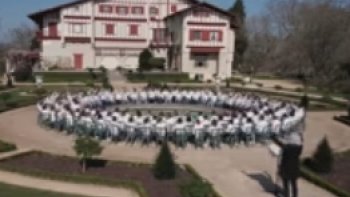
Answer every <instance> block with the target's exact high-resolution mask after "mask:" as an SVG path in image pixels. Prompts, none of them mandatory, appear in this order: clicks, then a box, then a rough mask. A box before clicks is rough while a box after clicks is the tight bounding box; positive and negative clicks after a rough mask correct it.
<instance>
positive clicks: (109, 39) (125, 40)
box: [96, 38, 147, 42]
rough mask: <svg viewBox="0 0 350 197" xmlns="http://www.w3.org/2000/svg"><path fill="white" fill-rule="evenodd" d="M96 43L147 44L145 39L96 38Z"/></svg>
mask: <svg viewBox="0 0 350 197" xmlns="http://www.w3.org/2000/svg"><path fill="white" fill-rule="evenodd" d="M96 41H111V42H147V40H146V39H130V38H96Z"/></svg>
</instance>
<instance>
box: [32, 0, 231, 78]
mask: <svg viewBox="0 0 350 197" xmlns="http://www.w3.org/2000/svg"><path fill="white" fill-rule="evenodd" d="M29 17H30V18H31V19H32V20H33V21H34V22H35V23H36V24H37V25H38V27H39V29H40V31H39V33H38V36H39V38H40V40H41V46H42V51H41V54H40V55H41V61H42V65H44V66H53V65H57V66H58V67H62V68H71V69H72V68H73V69H76V70H79V69H85V68H95V67H99V66H104V67H106V68H108V69H116V68H118V67H120V68H124V69H129V70H136V69H137V67H138V58H139V54H140V53H141V51H142V50H144V49H145V48H149V49H151V51H152V53H153V54H154V56H155V57H161V58H164V59H165V60H166V64H167V68H168V69H169V70H172V71H178V72H184V73H189V75H190V77H191V78H193V77H195V76H197V77H200V78H202V79H203V80H207V79H212V78H213V77H214V76H218V77H219V78H221V79H224V78H228V77H231V65H232V62H233V52H234V40H235V31H234V30H235V28H236V26H234V24H232V23H231V21H232V20H231V19H232V17H233V16H232V15H230V14H229V13H227V12H226V11H224V10H222V9H220V8H217V7H215V6H213V5H211V4H208V3H203V2H198V1H197V0H77V1H73V2H71V3H67V4H63V5H59V6H56V7H52V8H49V9H45V10H42V11H39V12H36V13H33V14H31V15H29Z"/></svg>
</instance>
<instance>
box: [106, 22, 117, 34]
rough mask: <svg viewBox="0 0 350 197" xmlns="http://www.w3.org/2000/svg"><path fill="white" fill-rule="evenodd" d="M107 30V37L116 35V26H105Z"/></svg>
mask: <svg viewBox="0 0 350 197" xmlns="http://www.w3.org/2000/svg"><path fill="white" fill-rule="evenodd" d="M105 28H106V31H105V32H106V35H114V33H115V31H114V29H115V28H114V24H106V26H105Z"/></svg>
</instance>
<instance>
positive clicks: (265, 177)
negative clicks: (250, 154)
mask: <svg viewBox="0 0 350 197" xmlns="http://www.w3.org/2000/svg"><path fill="white" fill-rule="evenodd" d="M243 173H244V174H245V175H246V176H247V177H249V178H251V179H252V180H254V181H256V182H258V183H259V185H260V186H261V187H262V188H263V190H264V191H265V192H266V193H270V194H272V195H275V196H278V197H279V196H281V191H282V188H281V187H280V186H279V185H278V184H276V183H275V181H274V180H273V178H272V177H271V175H270V174H269V173H267V172H263V173H262V172H258V173H247V172H243Z"/></svg>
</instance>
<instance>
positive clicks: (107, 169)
mask: <svg viewBox="0 0 350 197" xmlns="http://www.w3.org/2000/svg"><path fill="white" fill-rule="evenodd" d="M90 166H91V167H90V168H89V169H88V171H87V172H86V173H85V174H82V173H81V167H80V165H79V161H78V160H77V159H75V158H71V157H63V156H54V155H49V154H45V153H41V152H31V153H28V154H24V155H20V156H16V157H12V158H9V159H7V160H3V161H1V162H0V168H1V169H4V170H9V171H14V172H19V173H23V174H27V175H31V176H39V177H42V178H48V179H55V180H64V181H71V182H83V183H93V184H104V185H110V186H115V187H124V188H129V189H132V190H134V191H136V192H138V194H139V195H140V196H141V197H146V196H149V197H163V196H167V197H181V196H182V193H181V192H182V191H181V187H180V186H182V188H183V187H184V186H183V185H184V184H185V185H186V184H187V188H186V190H189V188H190V187H193V186H192V185H193V184H190V183H193V181H196V180H197V181H200V180H199V179H198V178H197V177H195V176H194V175H193V174H192V173H191V172H189V171H187V170H183V169H180V168H178V172H177V177H176V179H175V180H169V181H160V180H157V179H155V178H154V176H153V174H152V167H151V165H148V164H135V163H129V162H111V161H105V160H95V161H90ZM208 187H209V189H208ZM207 190H208V192H211V194H208V195H210V196H213V197H216V196H217V195H212V194H215V192H214V191H213V189H212V188H211V186H210V185H208V186H206V191H207ZM208 195H206V196H208Z"/></svg>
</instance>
